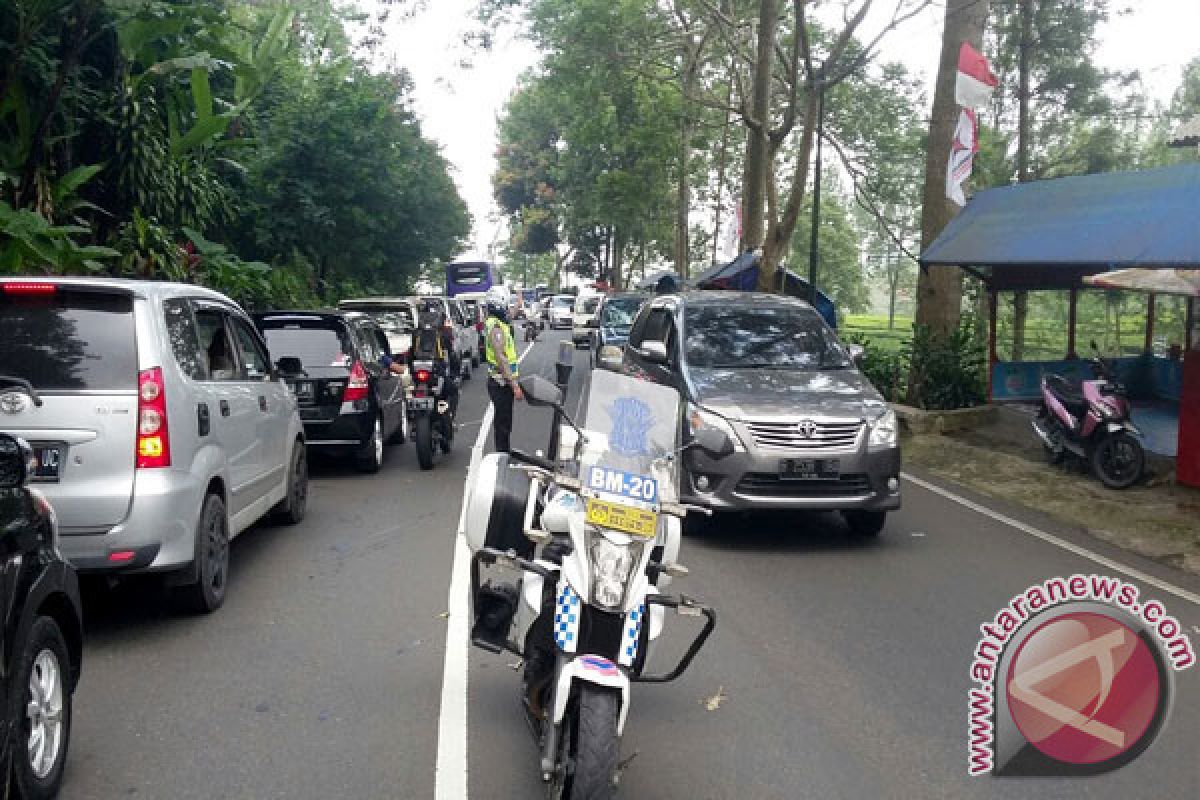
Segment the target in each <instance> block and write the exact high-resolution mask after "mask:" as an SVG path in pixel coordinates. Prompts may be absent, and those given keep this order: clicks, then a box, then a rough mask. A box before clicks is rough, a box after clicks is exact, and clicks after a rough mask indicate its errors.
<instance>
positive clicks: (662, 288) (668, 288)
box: [654, 275, 679, 294]
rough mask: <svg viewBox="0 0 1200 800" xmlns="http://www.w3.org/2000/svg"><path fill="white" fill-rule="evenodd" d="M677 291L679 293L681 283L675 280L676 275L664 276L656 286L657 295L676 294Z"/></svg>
mask: <svg viewBox="0 0 1200 800" xmlns="http://www.w3.org/2000/svg"><path fill="white" fill-rule="evenodd" d="M677 291H679V281H678V280H676V279H675V276H674V275H663V276H662V277H661V278H659V279H658V282H657V283H656V284H654V293H655V294H674V293H675V292H677Z"/></svg>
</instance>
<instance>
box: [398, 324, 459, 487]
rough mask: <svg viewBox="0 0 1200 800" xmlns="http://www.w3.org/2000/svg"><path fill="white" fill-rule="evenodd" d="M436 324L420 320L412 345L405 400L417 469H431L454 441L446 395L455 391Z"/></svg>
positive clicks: (455, 387)
mask: <svg viewBox="0 0 1200 800" xmlns="http://www.w3.org/2000/svg"><path fill="white" fill-rule="evenodd" d="M438 327H439V326H437V324H436V320H434V319H432V318H426V317H425V316H424V315H423V316H422V319H421V320H420V323H419V326H418V330H417V333H416V335H415V336H414V341H413V362H412V369H411V372H412V387H411V396H410V397H409V398H408V412H409V414H410V415H411V417H412V419H411V424H410V428H409V429H410V430H411V431H412V437H413V442H414V443H415V444H416V447H417V462H418V463H419V464H420V465H421V469H433V461H434V456H435V455H436V454H437V453H438V452H442V453H449V452H450V446H451V444H452V443H453V441H454V408H453V403H452V402H451V399H450V395H451V393H452V392H456V391H457V385H456V384H454V378H453V377H451V375H450V366H449V356H448V354H446V353H445V352H443V350H444V348H442V347H441V345H440V342H439V341H438V340H437V337H438V336H440V332H439V330H438Z"/></svg>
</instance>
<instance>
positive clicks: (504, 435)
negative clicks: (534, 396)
mask: <svg viewBox="0 0 1200 800" xmlns="http://www.w3.org/2000/svg"><path fill="white" fill-rule="evenodd" d="M487 387H488V397H490V398H491V399H492V408H493V409H495V414H496V417H495V419H494V420H492V428H493V430H494V431H495V437H496V439H495V442H496V452H497V453H507V452H508V450H509V437H510V436H511V435H512V425H513V390H512V387H511V386H501V385H500V384H498V383H496V381H494V380H492V379H491V378H488V382H487Z"/></svg>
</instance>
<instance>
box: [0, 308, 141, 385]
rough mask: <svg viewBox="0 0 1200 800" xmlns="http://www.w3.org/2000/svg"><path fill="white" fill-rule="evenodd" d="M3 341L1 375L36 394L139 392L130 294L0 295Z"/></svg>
mask: <svg viewBox="0 0 1200 800" xmlns="http://www.w3.org/2000/svg"><path fill="white" fill-rule="evenodd" d="M0 342H2V343H3V344H0V376H8V377H13V378H22V379H24V380H27V381H29V382H30V383H31V384H33V386H34V388H35V389H37V390H38V391H45V392H55V391H71V390H83V389H88V390H111V389H136V388H137V369H138V363H137V342H136V340H135V338H134V325H133V298H132V297H131V296H130V295H127V294H113V293H104V292H78V291H70V290H64V289H61V288H59V289H58V290H56V291H54V292H52V293H48V294H40V293H39V294H11V293H5V292H0Z"/></svg>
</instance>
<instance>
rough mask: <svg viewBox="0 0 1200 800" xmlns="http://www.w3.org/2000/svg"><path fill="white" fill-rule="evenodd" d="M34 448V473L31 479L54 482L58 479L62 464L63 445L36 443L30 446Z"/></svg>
mask: <svg viewBox="0 0 1200 800" xmlns="http://www.w3.org/2000/svg"><path fill="white" fill-rule="evenodd" d="M30 447H31V449H32V450H33V461H34V467H33V475H32V476H30V480H31V481H34V482H39V481H40V482H44V483H54V482H57V481H58V471H59V467H60V465H61V464H62V453H63V448H62V445H57V444H53V445H51V444H35V445H31V446H30Z"/></svg>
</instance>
